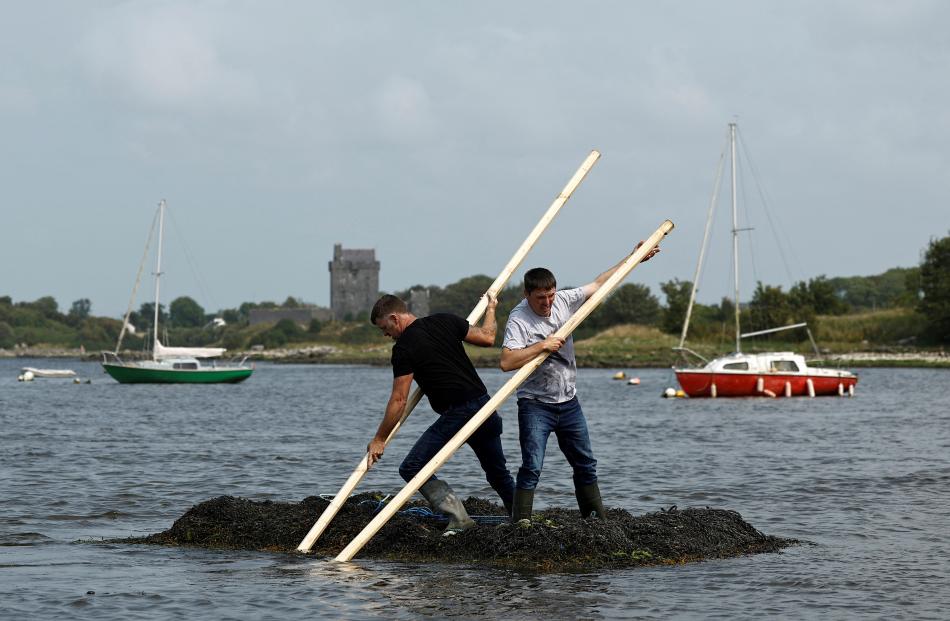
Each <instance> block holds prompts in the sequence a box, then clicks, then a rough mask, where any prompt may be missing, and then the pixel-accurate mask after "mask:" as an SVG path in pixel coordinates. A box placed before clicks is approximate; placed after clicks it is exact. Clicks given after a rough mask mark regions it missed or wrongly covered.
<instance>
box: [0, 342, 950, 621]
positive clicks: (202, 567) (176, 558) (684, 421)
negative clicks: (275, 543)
mask: <svg viewBox="0 0 950 621" xmlns="http://www.w3.org/2000/svg"><path fill="white" fill-rule="evenodd" d="M28 365H29V366H52V367H62V366H71V367H72V368H74V369H76V370H77V371H79V372H80V374H81V375H82V376H83V377H84V378H91V379H92V384H81V385H74V384H72V383H70V382H69V381H68V380H48V379H47V380H36V381H35V382H33V383H29V384H26V383H18V382H17V381H16V375H17V374H18V372H19V368H20V367H21V366H28ZM612 373H613V370H582V371H581V372H580V374H579V382H578V383H579V390H580V395H581V399H582V403H583V404H584V406H585V410H586V413H587V415H588V419H589V421H590V426H591V433H592V436H593V441H594V451H595V454H596V456H597V457H598V459H599V462H600V463H599V473H600V477H601V488H602V491H603V493H604V496H605V500H606V501H607V504H608V505H611V506H623V507H625V508H627V509H628V510H630V511H631V512H634V513H642V512H646V511H654V510H657V509H658V508H659V507H661V506H663V507H669V506H670V505H674V504H675V505H678V506H679V507H681V508H682V507H686V506H706V505H709V506H714V507H723V508H730V509H734V510H737V511H739V512H740V513H741V514H742V515H743V517H744V518H745V519H747V520H748V521H749V522H751V523H752V524H753V525H755V526H756V527H757V528H759V529H760V530H762V531H763V532H766V533H768V534H774V535H780V536H786V537H795V538H799V539H804V540H808V541H810V542H812V543H811V544H809V545H803V546H798V547H795V548H791V549H789V550H787V551H786V552H784V553H782V554H766V555H758V556H754V557H747V558H738V559H730V560H724V561H711V562H705V563H696V564H691V565H686V566H681V567H661V568H652V569H639V570H629V571H611V572H605V573H589V574H569V575H553V576H552V575H548V576H533V575H525V574H519V573H514V572H507V571H499V570H494V569H484V568H478V567H464V566H444V565H406V564H394V563H383V562H373V561H366V560H360V561H359V562H357V563H354V564H352V565H343V566H341V565H339V564H336V563H331V562H328V561H327V560H325V559H319V558H314V557H302V556H297V555H280V554H264V553H256V552H217V551H206V550H191V549H176V548H155V547H145V546H127V545H112V544H102V543H94V544H89V543H77V540H87V541H88V540H96V539H101V538H111V537H125V536H130V535H141V534H146V533H153V532H158V531H161V530H165V529H166V528H168V527H169V526H170V525H171V523H172V522H173V521H174V520H175V519H176V518H177V517H179V516H180V515H181V514H182V513H183V512H184V511H185V510H187V509H188V508H189V507H190V506H192V505H193V504H195V503H198V502H201V501H203V500H206V499H208V498H211V497H214V496H218V495H222V494H231V495H235V496H245V497H249V498H255V499H266V498H270V499H278V500H292V501H296V500H300V499H301V498H303V497H305V496H308V495H311V494H317V493H335V492H336V490H337V489H338V488H339V486H340V485H341V484H342V482H343V481H344V480H345V478H346V476H347V475H348V474H349V472H350V471H351V470H352V468H353V466H354V465H355V463H356V460H357V459H359V457H360V456H361V455H362V454H363V450H364V447H365V445H366V442H367V441H368V440H369V438H370V436H371V435H372V433H373V432H374V431H375V428H376V425H377V424H378V421H379V418H380V416H381V413H382V408H383V405H384V403H385V400H386V397H387V396H388V390H389V387H390V384H391V375H390V372H389V370H388V369H377V368H364V367H335V366H261V367H259V369H258V371H257V373H255V375H254V376H253V377H252V378H251V379H250V380H249V381H248V382H246V383H244V384H239V385H235V386H203V387H202V386H174V387H173V386H124V385H119V384H117V383H115V382H114V381H112V380H111V379H109V378H108V377H107V376H105V375H103V374H102V372H101V371H100V369H99V366H98V365H97V364H92V363H77V362H73V361H69V362H66V363H63V362H60V361H52V362H50V361H30V360H19V361H17V360H0V438H2V440H0V501H2V502H0V617H2V618H17V619H30V618H42V619H49V618H55V617H60V618H67V619H137V618H147V619H152V618H242V619H253V618H270V619H304V618H306V619H313V618H347V619H361V618H375V617H379V616H385V617H389V618H395V619H413V618H418V617H420V616H431V617H435V618H444V617H456V618H504V617H509V618H547V619H568V618H590V619H600V618H629V617H634V616H636V617H644V618H669V617H674V618H716V617H719V618H743V617H762V616H766V615H769V616H772V615H775V616H781V617H795V618H819V617H821V618H828V617H831V618H840V617H878V618H883V617H888V618H908V619H921V618H935V619H936V618H947V614H948V613H947V611H948V610H950V560H948V559H950V543H948V538H947V535H946V533H947V531H948V530H950V517H948V515H950V413H948V409H950V408H947V406H946V399H945V391H946V387H947V385H948V380H950V373H948V372H947V371H941V370H889V369H869V370H866V371H862V372H861V374H860V375H861V382H860V384H859V386H858V392H857V395H856V397H855V398H853V399H842V398H824V399H815V400H807V399H795V400H782V399H779V400H771V401H769V400H716V401H710V400H693V401H681V400H664V399H660V398H659V394H660V392H661V391H662V389H663V388H665V387H666V386H669V385H672V384H673V381H674V379H673V377H672V375H671V374H670V372H669V371H667V370H641V371H637V372H636V373H637V374H638V375H639V376H640V377H641V378H642V380H643V382H642V384H641V385H640V386H636V387H635V386H628V385H626V384H625V383H623V382H616V381H611V380H610V376H611V374H612ZM482 375H483V377H484V378H485V380H486V383H487V384H488V385H489V388H490V389H492V390H494V389H495V388H497V387H499V386H500V385H501V384H502V383H503V382H504V380H505V378H506V376H505V375H503V374H501V373H500V372H496V371H494V370H484V371H482ZM501 412H502V414H503V416H504V419H505V425H506V430H505V438H504V440H505V444H506V451H507V454H508V458H509V461H510V462H513V463H512V465H513V466H516V465H517V459H518V450H517V417H516V416H515V415H514V413H515V409H514V404H513V402H509V403H508V404H506V405H505V406H504V407H503V408H502V410H501ZM431 416H432V414H431V410H429V409H428V405H427V404H426V403H425V402H423V405H422V406H420V408H419V409H417V411H416V413H415V414H414V415H413V416H412V417H410V419H409V421H408V422H407V424H406V426H405V428H404V429H403V430H402V431H401V433H400V434H399V436H397V438H396V440H395V442H394V443H393V445H392V446H391V447H390V448H389V449H388V450H387V453H386V456H385V458H384V460H383V462H382V463H381V464H380V466H378V467H377V468H375V469H374V470H373V471H371V473H370V475H369V476H368V477H367V479H366V481H364V484H363V486H362V487H361V488H360V489H361V490H370V489H378V490H384V491H392V492H395V491H397V490H398V489H399V487H400V484H401V480H400V479H399V475H398V473H397V472H396V468H397V466H398V463H399V461H400V460H401V457H402V456H403V455H404V454H405V453H406V451H407V450H408V448H409V446H410V445H411V443H412V442H413V441H414V440H415V438H416V437H417V436H418V435H419V433H421V431H422V429H423V428H424V427H425V425H427V424H428V422H429V421H430V420H431ZM552 448H553V443H552ZM442 472H443V474H444V476H445V477H446V478H447V479H448V480H449V481H450V482H451V483H452V484H453V486H454V487H455V488H456V490H457V491H458V492H460V494H461V495H463V496H467V495H470V494H473V495H482V496H485V497H491V493H490V492H491V490H490V489H489V488H488V487H487V486H486V485H485V483H484V481H483V479H482V477H481V472H480V469H479V468H478V466H477V464H476V462H475V459H474V456H473V455H472V454H471V453H470V451H469V449H468V448H467V447H465V448H463V449H462V451H460V452H459V453H458V454H457V455H456V456H455V457H454V458H453V459H452V460H451V461H450V462H449V463H448V464H447V466H446V467H445V468H444V469H443V471H442ZM545 505H556V506H573V505H574V498H573V489H572V487H571V481H570V471H569V468H568V466H567V464H566V462H565V461H564V458H563V456H561V454H560V453H559V452H557V451H556V450H555V451H554V452H551V453H550V454H549V458H548V460H547V463H546V464H545V471H544V474H543V476H542V481H541V486H540V487H539V490H538V500H537V503H536V506H538V507H544V506H545Z"/></svg>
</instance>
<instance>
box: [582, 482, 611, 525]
mask: <svg viewBox="0 0 950 621" xmlns="http://www.w3.org/2000/svg"><path fill="white" fill-rule="evenodd" d="M574 496H575V497H576V498H577V506H578V507H579V508H580V510H581V517H583V518H599V519H601V520H605V519H607V510H606V509H604V501H603V500H601V498H600V488H599V487H597V483H596V482H595V483H591V484H590V485H580V486H576V487H575V488H574Z"/></svg>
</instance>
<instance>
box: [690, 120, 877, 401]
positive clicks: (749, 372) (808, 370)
mask: <svg viewBox="0 0 950 621" xmlns="http://www.w3.org/2000/svg"><path fill="white" fill-rule="evenodd" d="M729 146H730V156H731V159H732V162H731V163H732V262H733V276H734V284H735V287H734V292H735V320H736V321H735V323H736V350H735V352H733V353H731V354H728V355H726V356H721V357H719V358H715V359H713V360H707V359H706V358H704V357H703V356H701V355H699V354H697V353H696V352H694V351H692V350H690V349H688V348H687V347H685V343H686V334H687V331H688V330H689V320H690V315H691V314H692V310H693V304H694V303H695V301H696V289H697V286H698V284H699V276H700V273H701V271H702V265H703V259H704V256H705V253H706V244H707V242H708V240H709V230H710V223H711V221H712V214H713V211H714V209H715V197H716V195H717V194H718V191H719V184H720V180H721V178H722V162H721V161H720V168H719V174H718V175H717V179H716V190H715V191H714V193H713V201H712V203H711V204H710V206H709V214H708V216H707V218H706V230H705V232H704V234H703V244H702V247H701V249H700V252H699V260H698V261H697V265H696V273H695V276H694V278H693V288H692V290H691V292H690V297H689V305H688V306H687V309H686V317H685V319H684V321H683V331H682V333H681V335H680V342H679V346H678V347H675V348H674V350H676V351H679V352H681V353H683V354H684V355H685V354H691V355H693V356H695V357H696V358H698V359H700V360H702V362H703V363H705V364H703V365H702V366H698V367H674V368H673V371H674V373H675V374H676V379H677V381H678V382H679V384H680V387H681V388H682V389H683V392H684V393H685V394H686V395H687V396H689V397H753V396H764V397H776V396H786V397H792V396H809V397H815V396H819V395H839V396H845V395H848V396H853V395H854V387H855V385H856V384H857V382H858V378H857V376H856V375H855V374H854V373H851V372H849V371H843V370H838V369H824V368H818V367H811V366H809V365H808V363H807V362H806V360H805V357H804V356H802V355H801V354H796V353H794V352H789V351H781V352H762V353H754V354H750V353H743V352H742V339H743V338H748V337H753V336H760V335H763V334H771V333H774V332H780V331H783V330H791V329H800V328H804V329H805V330H808V326H807V324H805V323H796V324H792V325H788V326H782V327H779V328H771V329H768V330H759V331H756V332H748V333H745V334H743V333H742V330H741V327H740V324H739V240H738V236H739V231H740V229H739V226H738V217H737V210H736V124H735V123H730V124H729ZM808 337H809V339H810V340H811V342H812V346H813V347H814V348H815V351H816V353H817V351H818V348H817V346H815V341H814V339H813V338H812V336H811V331H810V330H808Z"/></svg>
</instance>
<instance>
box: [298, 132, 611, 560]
mask: <svg viewBox="0 0 950 621" xmlns="http://www.w3.org/2000/svg"><path fill="white" fill-rule="evenodd" d="M599 158H600V153H599V152H598V151H596V150H594V151H591V152H590V155H588V156H587V159H585V160H584V162H583V163H582V164H581V166H580V168H578V169H577V172H575V173H574V176H573V177H571V179H570V181H568V182H567V185H565V186H564V189H563V190H561V193H560V194H558V195H557V197H556V198H555V199H554V202H552V203H551V206H550V207H548V210H547V211H546V212H544V215H543V216H541V219H540V220H539V221H538V223H537V224H536V225H535V226H534V228H533V229H532V230H531V233H530V234H528V237H526V238H525V240H524V241H523V242H522V243H521V246H520V247H519V248H518V250H516V251H515V254H514V255H512V257H511V259H510V260H509V261H508V263H507V265H505V267H504V269H502V270H501V273H500V274H498V278H496V279H495V281H494V282H493V283H492V284H491V286H490V287H488V290H487V291H486V292H485V295H483V296H482V297H481V299H479V301H478V304H476V305H475V308H474V309H472V312H471V313H469V315H468V317H467V318H466V319H467V321H468V323H469V324H471V325H474V324H476V323H478V322H479V320H481V318H482V315H484V314H485V309H486V308H487V307H488V296H492V297H498V294H499V293H500V292H501V290H502V289H504V288H505V285H507V284H508V280H509V279H510V278H511V275H512V274H513V273H514V272H515V270H517V269H518V267H519V266H520V265H521V263H522V261H524V259H525V257H526V256H527V255H528V252H529V251H530V250H531V248H532V247H534V244H535V243H536V242H537V241H538V239H540V237H541V234H542V233H544V231H545V230H546V229H547V228H548V225H550V224H551V222H552V221H553V220H554V217H555V216H556V215H557V214H558V212H559V211H560V210H561V207H563V206H564V203H566V202H567V199H569V198H570V197H571V195H572V194H573V193H574V190H576V189H577V186H579V185H580V184H581V181H583V180H584V178H585V177H586V176H587V173H588V172H590V169H591V168H592V167H593V166H594V164H595V163H596V162H597V160H598V159H599ZM421 399H422V390H421V389H420V388H418V387H417V388H416V389H415V390H414V391H413V392H412V394H411V395H409V400H408V401H407V402H406V407H405V408H404V409H403V412H402V416H401V417H400V418H399V421H397V422H396V426H395V427H393V430H392V431H391V432H390V433H389V436H388V437H387V438H386V444H387V445H388V444H389V442H390V440H392V439H393V437H395V435H396V432H397V431H399V428H400V427H402V423H403V422H404V421H405V420H406V418H408V417H409V414H411V413H412V410H413V409H415V407H416V405H418V404H419V401H420V400H421ZM368 471H369V453H367V454H366V456H365V457H363V459H361V460H360V463H359V464H357V466H356V469H355V470H354V471H353V474H351V475H350V478H348V479H347V480H346V483H344V484H343V487H341V488H340V491H339V492H337V494H336V496H334V497H333V500H331V501H330V504H329V506H327V508H326V509H324V510H323V513H321V514H320V517H319V519H317V522H316V523H315V524H314V525H313V528H311V529H310V532H308V533H307V536H306V537H304V538H303V541H301V542H300V545H299V546H297V551H298V552H309V551H310V548H312V547H313V544H314V543H316V541H317V539H318V538H319V537H320V535H322V534H323V531H324V530H326V528H327V526H328V525H329V524H330V521H331V520H332V519H333V518H334V517H335V516H336V514H337V513H338V512H339V511H340V509H341V508H342V507H343V503H345V502H346V499H347V498H349V496H350V494H352V493H353V490H354V489H356V486H357V485H359V483H360V481H362V480H363V477H364V476H366V473H367V472H368Z"/></svg>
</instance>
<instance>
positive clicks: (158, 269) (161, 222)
mask: <svg viewBox="0 0 950 621" xmlns="http://www.w3.org/2000/svg"><path fill="white" fill-rule="evenodd" d="M164 234H165V199H164V198H163V199H162V202H160V203H159V204H158V260H157V262H156V266H155V321H154V322H153V323H152V337H153V342H152V358H153V359H155V352H157V351H158V290H159V284H160V282H161V279H162V242H163V236H164Z"/></svg>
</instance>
